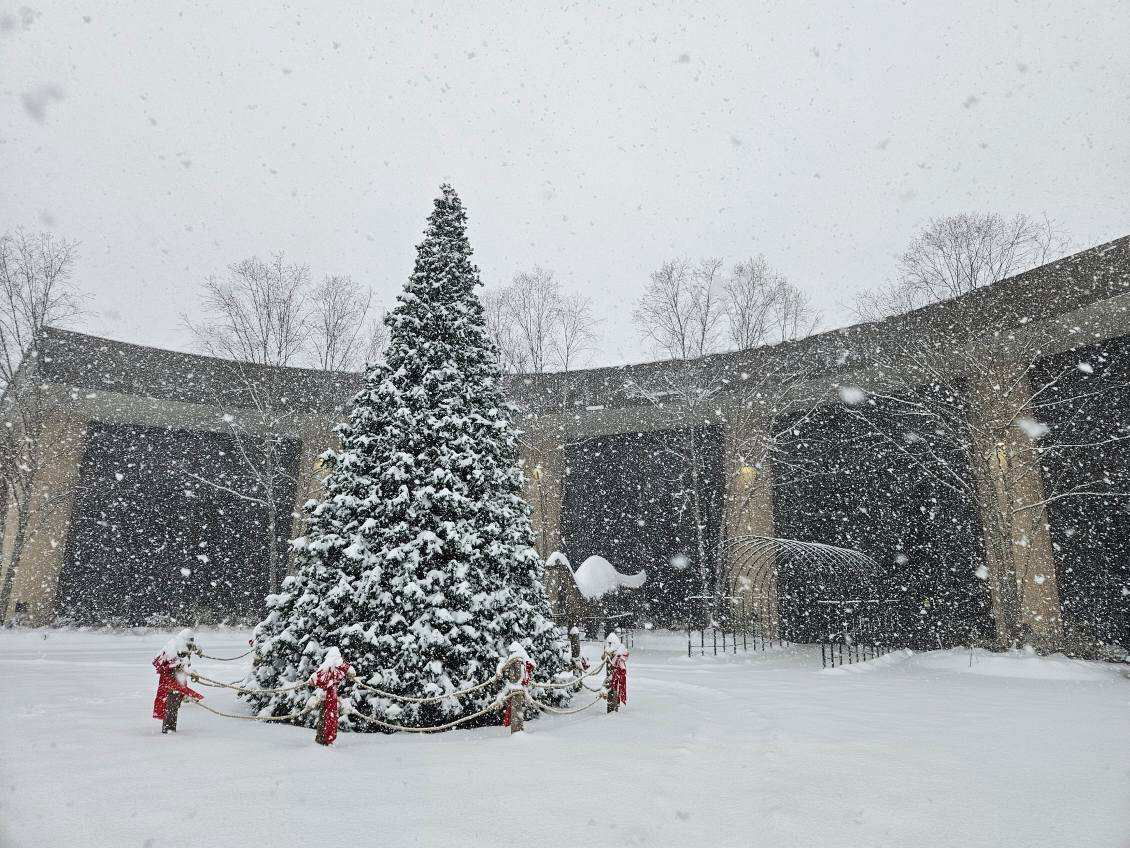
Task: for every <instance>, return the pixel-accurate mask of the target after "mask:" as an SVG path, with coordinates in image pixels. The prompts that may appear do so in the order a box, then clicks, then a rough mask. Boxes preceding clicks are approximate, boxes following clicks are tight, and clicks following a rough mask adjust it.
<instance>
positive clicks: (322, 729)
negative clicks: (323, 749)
mask: <svg viewBox="0 0 1130 848" xmlns="http://www.w3.org/2000/svg"><path fill="white" fill-rule="evenodd" d="M314 741H315V742H317V743H318V744H319V745H328V744H330V743H329V742H327V741H326V701H325V699H324V698H323V699H322V706H321V707H319V708H318V731H317V733H315V734H314Z"/></svg>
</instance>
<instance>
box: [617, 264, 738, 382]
mask: <svg viewBox="0 0 1130 848" xmlns="http://www.w3.org/2000/svg"><path fill="white" fill-rule="evenodd" d="M721 268H722V260H721V259H704V260H702V261H701V262H700V263H698V265H692V264H691V263H690V262H689V261H688V260H686V259H674V260H671V261H669V262H665V263H663V265H661V266H660V267H659V268H658V269H657V270H656V271H654V272H653V273H652V275H651V281H650V283H649V284H648V286H647V288H646V289H645V290H644V294H643V297H641V298H640V300H639V302H638V303H637V304H636V309H635V312H634V313H633V317H634V318H635V322H636V326H637V327H638V328H639V331H640V334H641V335H642V336H643V337H644V338H645V339H647V340H649V341H650V342H651V344H652V346H653V347H654V348H655V350H656V351H657V352H658V353H661V354H663V355H664V356H666V357H668V358H670V359H675V360H682V361H688V360H691V359H695V358H697V357H700V356H705V355H706V354H709V353H714V352H715V351H716V350H717V349H718V344H719V337H720V336H721V330H722V320H723V318H724V312H723V302H722V294H721V291H720V286H719V285H718V277H719V275H720V273H721Z"/></svg>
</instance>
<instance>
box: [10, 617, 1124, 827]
mask: <svg viewBox="0 0 1130 848" xmlns="http://www.w3.org/2000/svg"><path fill="white" fill-rule="evenodd" d="M166 638H167V634H165V633H158V632H141V631H138V632H118V633H101V632H81V631H66V630H58V631H56V630H49V631H22V632H11V631H5V632H0V844H2V845H3V846H4V848H40V847H41V846H42V848H62V847H63V846H110V848H127V846H137V848H141V846H150V847H151V848H173V846H208V847H209V848H223V846H241V848H288V846H308V845H326V846H349V848H353V846H357V847H358V848H359V846H385V848H407V847H408V846H442V847H443V848H467V846H502V847H503V848H513V846H535V847H536V848H557V846H586V848H602V846H616V848H623V846H635V845H640V846H680V848H684V846H686V848H700V846H717V848H726V846H774V848H786V847H787V846H805V848H814V846H819V848H834V846H861V847H862V846H866V848H877V846H892V847H893V846H898V848H916V847H917V846H955V847H956V846H960V848H976V846H994V848H1011V846H1017V848H1021V847H1023V848H1038V846H1055V847H1056V848H1087V846H1096V848H1097V846H1103V848H1114V847H1115V846H1123V848H1124V847H1125V846H1130V679H1126V678H1125V677H1123V676H1122V674H1121V673H1120V669H1119V668H1116V667H1111V666H1103V665H1099V664H1092V663H1082V662H1076V661H1072V660H1068V659H1065V658H1062V657H1053V658H1039V657H1034V656H1025V655H1013V656H995V655H990V654H985V653H980V652H978V653H975V654H973V655H971V654H970V653H969V652H968V651H964V652H963V651H952V652H950V651H946V652H941V651H939V652H931V653H926V654H918V655H908V654H906V653H902V654H893V655H888V656H887V657H884V658H881V659H879V660H877V661H873V662H871V663H866V664H863V665H859V666H849V667H845V668H843V669H842V670H840V669H837V670H835V671H823V670H821V668H820V661H819V654H818V652H817V654H816V656H815V659H814V656H813V652H812V649H811V648H808V647H785V648H777V649H775V650H770V651H766V652H764V653H760V652H751V653H748V654H742V653H739V654H738V655H737V656H727V657H717V658H716V657H713V656H708V657H697V656H696V657H694V658H690V659H688V658H687V656H686V643H685V641H683V640H682V639H681V638H680V637H679V636H678V635H677V634H670V635H668V634H646V637H640V638H637V641H636V645H635V647H634V648H633V649H632V655H631V658H630V660H629V674H628V690H629V703H628V705H627V707H626V708H625V709H624V711H623V712H622V713H621V714H619V715H612V716H609V715H606V714H604V713H603V712H602V711H598V710H599V709H602V708H596V707H594V708H593V709H592V710H590V711H587V712H584V713H581V714H579V715H575V716H554V717H551V718H542V719H539V720H537V721H534V722H531V723H530V724H529V725H528V728H529V729H528V731H527V732H526V733H525V734H522V735H520V736H516V737H514V738H510V736H509V735H508V731H504V730H503V729H501V728H484V729H479V730H472V731H462V732H452V733H445V734H441V735H436V736H409V735H407V734H402V735H399V736H395V737H388V736H383V735H371V734H350V733H343V734H341V735H340V736H339V737H338V743H337V745H336V746H334V747H333V748H330V749H325V748H322V747H319V746H318V745H315V744H314V740H313V736H314V734H313V731H310V730H306V729H302V728H294V727H285V726H278V725H269V724H260V723H258V722H250V721H237V720H234V719H225V718H220V717H217V716H214V715H211V714H209V713H206V712H204V711H202V710H200V709H197V708H195V707H193V706H190V705H186V706H185V707H184V708H183V709H182V711H181V718H180V732H179V733H178V734H176V735H172V734H170V735H168V736H164V737H163V736H162V735H161V733H160V725H159V722H157V721H155V720H153V719H151V718H150V717H149V713H150V709H151V704H152V699H153V692H154V689H155V683H156V675H155V674H154V672H153V670H152V668H151V666H150V664H149V663H150V660H151V658H152V657H153V656H154V655H155V654H156V653H157V652H158V651H159V650H160V648H161V646H162V644H163V643H164V642H165V640H166ZM198 638H199V641H200V643H201V645H202V646H203V648H204V650H205V652H207V653H212V654H214V655H218V656H231V655H235V654H238V653H241V652H242V651H243V650H245V648H246V639H247V634H246V633H245V632H242V631H232V630H226V631H224V630H220V631H216V630H205V631H201V632H200V634H199V636H198ZM597 651H598V646H597V645H595V644H590V645H586V652H589V653H596V652H597ZM247 662H248V660H243V661H241V662H239V663H219V662H210V661H200V660H198V661H197V664H196V666H195V667H196V668H197V669H198V670H200V671H201V672H203V673H204V674H207V675H208V676H210V677H214V678H217V679H221V680H231V679H234V678H236V677H238V676H239V674H240V671H241V670H242V669H243V668H244V667H245V664H246V663H247ZM233 665H235V666H237V667H238V668H237V669H234V670H233V668H232V666H233ZM204 691H205V694H206V695H207V703H209V704H211V705H212V706H214V707H216V708H218V709H222V710H225V711H240V710H241V707H240V706H239V705H238V703H237V702H236V700H235V698H234V697H233V696H232V694H231V693H229V692H227V691H226V690H225V691H220V690H216V689H206V690H204ZM583 694H584V693H583ZM584 702H585V699H584V698H580V697H579V698H578V701H577V703H578V704H580V703H584Z"/></svg>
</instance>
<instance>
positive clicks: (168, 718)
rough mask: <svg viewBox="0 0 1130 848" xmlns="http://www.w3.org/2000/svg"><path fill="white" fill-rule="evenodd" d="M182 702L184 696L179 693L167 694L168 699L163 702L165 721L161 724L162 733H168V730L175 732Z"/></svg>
mask: <svg viewBox="0 0 1130 848" xmlns="http://www.w3.org/2000/svg"><path fill="white" fill-rule="evenodd" d="M183 700H184V695H182V694H181V693H180V692H170V693H169V698H168V700H167V701H166V702H165V720H164V721H163V722H161V732H162V733H168V732H169V731H170V730H171V731H172V732H173V733H176V732H177V714H178V713H179V712H180V705H181V701H183Z"/></svg>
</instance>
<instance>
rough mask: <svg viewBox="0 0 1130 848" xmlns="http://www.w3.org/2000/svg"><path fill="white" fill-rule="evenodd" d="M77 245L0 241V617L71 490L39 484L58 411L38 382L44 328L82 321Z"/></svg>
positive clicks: (44, 236)
mask: <svg viewBox="0 0 1130 848" xmlns="http://www.w3.org/2000/svg"><path fill="white" fill-rule="evenodd" d="M77 249H78V244H77V242H74V241H69V240H67V239H59V238H56V237H54V236H52V235H51V234H49V233H37V234H32V233H28V232H26V231H24V230H22V229H17V230H16V231H14V232H11V233H6V234H4V235H3V236H0V345H2V347H3V351H2V357H0V383H2V384H3V385H2V389H3V400H2V402H0V419H2V422H3V426H2V427H0V484H2V486H3V496H4V507H5V512H6V518H5V520H4V534H5V536H8V535H9V534H10V538H11V547H10V549H9V554H8V560H7V563H6V564H5V566H6V567H5V568H4V579H3V585H2V586H0V618H3V617H4V616H5V615H6V613H7V609H8V603H9V600H10V598H11V591H12V585H13V581H14V579H15V575H16V573H17V571H18V570H19V568H20V564H21V560H22V558H23V556H24V553H25V550H26V545H27V541H28V539H29V538H30V536H31V534H32V533H33V532H34V530H35V528H36V527H37V526H39V525H40V524H42V523H43V522H44V521H46V520H47V519H48V518H49V517H50V516H51V515H52V514H53V512H54V510H55V509H56V508H57V506H58V505H59V504H60V503H62V502H65V500H66V497H67V496H68V495H69V494H70V493H69V492H65V491H61V490H59V489H57V488H53V489H52V490H50V491H48V490H46V489H45V488H44V487H43V486H42V485H39V482H40V481H39V477H40V473H41V471H42V469H43V465H44V460H45V458H46V457H45V444H44V439H43V431H44V428H45V426H47V425H48V424H49V422H50V421H51V420H52V419H53V418H54V417H55V416H56V415H57V414H58V413H59V405H58V402H57V400H56V399H55V398H54V397H53V396H52V395H51V394H50V393H49V392H48V391H47V388H46V386H44V385H43V384H42V383H41V382H40V381H39V380H38V379H37V378H36V376H35V370H36V368H35V364H36V353H35V350H34V348H35V344H36V342H37V340H38V339H39V337H40V334H41V333H42V331H43V329H44V328H45V327H47V326H61V325H66V324H69V323H71V322H72V321H74V320H75V319H77V318H78V317H80V316H81V315H82V300H83V298H82V296H81V295H80V294H79V292H78V290H77V289H76V288H75V286H74V284H73V282H72V275H73V273H74V266H75V261H76V257H77Z"/></svg>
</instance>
